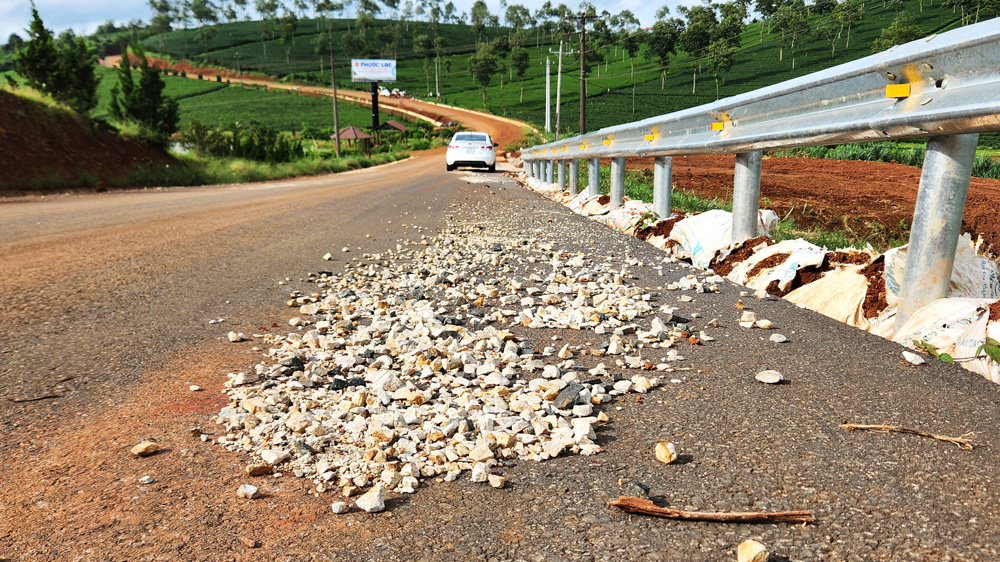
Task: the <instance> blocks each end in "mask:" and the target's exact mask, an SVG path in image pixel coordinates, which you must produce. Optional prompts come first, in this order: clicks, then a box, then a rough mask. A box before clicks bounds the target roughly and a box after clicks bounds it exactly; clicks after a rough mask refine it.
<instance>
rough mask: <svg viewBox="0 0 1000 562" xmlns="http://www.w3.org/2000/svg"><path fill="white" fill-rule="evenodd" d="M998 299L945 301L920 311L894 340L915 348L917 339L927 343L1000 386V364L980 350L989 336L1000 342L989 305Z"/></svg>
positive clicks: (937, 301)
mask: <svg viewBox="0 0 1000 562" xmlns="http://www.w3.org/2000/svg"><path fill="white" fill-rule="evenodd" d="M995 302H997V299H971V298H945V299H938V300H936V301H934V302H932V303H930V304H928V305H927V306H924V307H923V308H921V309H919V310H917V311H916V312H914V313H913V316H911V317H910V318H909V320H907V321H906V323H905V324H903V325H902V326H900V328H899V330H898V331H897V332H896V336H895V337H894V338H893V340H894V341H895V342H897V343H901V344H903V345H905V346H907V347H910V348H912V349H918V348H917V346H915V345H913V340H917V341H921V342H925V343H927V344H929V345H930V346H931V347H933V348H934V350H935V351H937V352H938V353H947V354H949V355H951V356H952V358H953V359H956V360H959V364H960V365H961V366H962V367H964V368H966V369H968V370H970V371H972V372H975V373H979V374H980V375H983V376H984V377H986V378H988V379H990V380H991V381H993V382H994V383H1000V365H997V364H996V363H995V362H994V361H993V360H992V359H989V358H988V357H986V356H985V355H983V357H981V358H979V359H971V358H972V357H975V354H976V350H977V349H979V346H980V345H982V344H983V342H985V341H986V337H987V336H989V337H990V338H993V339H995V340H1000V322H990V320H989V317H990V313H989V306H990V305H991V304H993V303H995Z"/></svg>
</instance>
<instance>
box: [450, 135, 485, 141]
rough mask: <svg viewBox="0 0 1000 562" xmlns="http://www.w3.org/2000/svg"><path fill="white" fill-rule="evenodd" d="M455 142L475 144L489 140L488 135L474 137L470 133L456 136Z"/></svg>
mask: <svg viewBox="0 0 1000 562" xmlns="http://www.w3.org/2000/svg"><path fill="white" fill-rule="evenodd" d="M455 140H457V141H473V142H486V141H487V140H488V139H487V138H486V135H474V134H470V133H459V134H457V135H455Z"/></svg>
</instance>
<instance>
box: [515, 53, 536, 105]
mask: <svg viewBox="0 0 1000 562" xmlns="http://www.w3.org/2000/svg"><path fill="white" fill-rule="evenodd" d="M530 63H531V62H530V57H529V55H528V49H525V48H524V47H521V46H517V47H514V48H513V49H511V51H510V65H511V67H512V68H513V69H514V73H515V74H517V77H518V78H520V79H521V97H520V98H519V100H518V101H519V102H523V101H524V73H525V72H527V71H528V65H529V64H530Z"/></svg>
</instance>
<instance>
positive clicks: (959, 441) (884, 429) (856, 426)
mask: <svg viewBox="0 0 1000 562" xmlns="http://www.w3.org/2000/svg"><path fill="white" fill-rule="evenodd" d="M840 427H841V428H842V429H846V430H848V431H877V432H879V433H889V432H890V431H895V432H896V433H912V434H913V435H920V436H922V437H930V438H931V439H937V440H938V441H946V442H948V443H954V444H955V445H958V448H959V449H962V450H963V451H971V450H972V439H973V438H974V437H975V436H976V433H975V432H973V431H970V432H968V433H965V434H963V435H960V436H958V437H948V436H947V435H937V434H936V433H928V432H926V431H920V430H919V429H911V428H909V427H900V426H898V425H887V424H884V423H883V424H879V425H865V424H860V423H847V422H846V421H845V422H844V423H842V424H840Z"/></svg>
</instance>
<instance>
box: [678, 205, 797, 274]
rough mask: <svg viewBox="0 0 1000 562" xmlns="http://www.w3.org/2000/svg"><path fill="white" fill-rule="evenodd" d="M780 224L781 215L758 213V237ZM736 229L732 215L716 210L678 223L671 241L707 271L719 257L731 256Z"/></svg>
mask: <svg viewBox="0 0 1000 562" xmlns="http://www.w3.org/2000/svg"><path fill="white" fill-rule="evenodd" d="M777 224H778V215H776V214H775V213H774V211H770V210H763V211H758V212H757V234H756V236H764V235H766V234H768V233H769V232H770V231H771V229H772V228H774V227H775V226H776V225H777ZM732 230H733V215H732V213H729V212H728V211H723V210H720V209H713V210H711V211H705V212H704V213H699V214H697V215H693V216H690V217H688V218H686V219H684V220H681V221H677V224H675V225H674V229H673V231H671V232H670V240H674V241H675V242H677V243H679V244H680V245H681V247H682V248H683V249H684V252H685V254H687V255H689V256H691V263H692V264H694V265H695V266H697V267H700V268H702V269H707V268H708V267H709V264H711V263H712V260H713V259H714V258H715V256H716V255H717V254H719V253H720V252H722V253H724V254H728V251H729V248H730V247H731V246H732V239H733V234H732Z"/></svg>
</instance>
